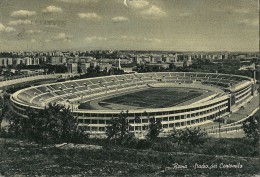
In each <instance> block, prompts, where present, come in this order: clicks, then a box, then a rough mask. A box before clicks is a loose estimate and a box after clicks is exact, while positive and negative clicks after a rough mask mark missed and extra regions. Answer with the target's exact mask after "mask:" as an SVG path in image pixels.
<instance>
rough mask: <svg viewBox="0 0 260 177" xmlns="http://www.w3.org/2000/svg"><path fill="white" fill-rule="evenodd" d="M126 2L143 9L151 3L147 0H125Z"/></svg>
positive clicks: (128, 4) (129, 5) (135, 7)
mask: <svg viewBox="0 0 260 177" xmlns="http://www.w3.org/2000/svg"><path fill="white" fill-rule="evenodd" d="M124 2H125V4H127V6H128V7H132V8H134V9H142V8H145V7H147V6H148V5H149V2H148V1H145V0H132V1H129V0H125V1H124Z"/></svg>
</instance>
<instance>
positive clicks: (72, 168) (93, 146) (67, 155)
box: [0, 104, 260, 176]
mask: <svg viewBox="0 0 260 177" xmlns="http://www.w3.org/2000/svg"><path fill="white" fill-rule="evenodd" d="M9 106H10V105H9ZM9 111H11V109H10V110H9ZM11 112H12V111H11ZM27 113H28V114H27V116H28V117H27V118H25V117H23V118H22V117H19V116H18V115H15V114H13V113H11V114H8V115H9V116H10V123H11V125H10V127H9V129H8V131H6V129H2V132H1V134H0V137H5V138H0V175H3V176H13V175H28V176H34V175H50V176H53V175H61V176H64V175H78V176H90V175H92V176H107V175H120V176H134V175H138V176H148V175H149V176H157V175H173V176H241V175H242V176H252V175H255V174H260V169H259V167H258V162H259V151H258V149H257V148H256V147H257V145H258V143H259V131H258V129H257V125H258V122H259V118H258V117H256V118H251V119H249V120H248V121H246V122H245V123H244V126H243V128H244V131H245V133H246V135H247V137H248V138H247V139H244V138H237V139H225V138H222V139H215V138H210V137H208V136H207V134H206V133H205V132H203V131H202V130H201V129H199V128H192V129H188V128H187V129H182V130H174V131H173V133H172V134H171V135H170V136H169V137H166V138H158V135H159V133H160V131H161V130H162V124H161V122H160V121H156V119H155V118H154V117H149V116H148V119H149V126H148V134H147V135H146V139H141V140H140V139H136V138H135V137H134V136H133V134H132V133H131V132H130V131H129V128H130V124H129V122H128V111H126V112H122V113H121V114H120V115H119V117H117V118H113V119H112V120H111V123H110V125H109V126H107V132H106V133H107V136H108V138H107V139H89V138H88V135H87V134H84V131H83V130H82V129H79V127H78V122H77V118H76V117H73V115H72V114H71V112H70V109H68V108H65V107H63V106H60V105H57V104H50V105H49V107H48V108H45V109H44V110H42V111H39V112H35V111H32V110H30V109H28V111H27ZM134 121H135V122H136V123H138V122H140V118H139V117H136V119H135V120H134ZM10 137H12V139H10ZM83 137H84V138H83ZM14 138H17V139H14ZM64 142H66V143H68V144H66V143H65V144H63V143H64ZM72 143H82V144H81V145H77V146H75V145H73V144H72Z"/></svg>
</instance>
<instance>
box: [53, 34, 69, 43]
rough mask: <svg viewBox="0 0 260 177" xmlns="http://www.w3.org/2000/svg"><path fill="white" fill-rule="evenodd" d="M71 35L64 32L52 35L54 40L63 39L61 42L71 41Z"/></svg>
mask: <svg viewBox="0 0 260 177" xmlns="http://www.w3.org/2000/svg"><path fill="white" fill-rule="evenodd" d="M71 39H72V36H71V35H66V34H65V33H58V35H57V36H55V37H54V40H55V41H63V42H71Z"/></svg>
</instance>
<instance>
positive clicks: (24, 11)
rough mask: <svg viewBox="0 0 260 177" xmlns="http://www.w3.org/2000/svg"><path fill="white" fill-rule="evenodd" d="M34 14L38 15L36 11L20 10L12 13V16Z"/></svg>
mask: <svg viewBox="0 0 260 177" xmlns="http://www.w3.org/2000/svg"><path fill="white" fill-rule="evenodd" d="M34 15H36V12H35V11H29V10H18V11H14V12H12V13H11V16H12V17H31V16H34Z"/></svg>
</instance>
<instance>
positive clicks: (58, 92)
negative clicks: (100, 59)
mask: <svg viewBox="0 0 260 177" xmlns="http://www.w3.org/2000/svg"><path fill="white" fill-rule="evenodd" d="M195 80H196V81H200V82H201V83H202V84H207V85H214V86H218V87H221V88H227V87H230V86H231V85H234V84H236V83H238V82H240V81H242V80H246V78H244V77H240V76H233V75H227V74H218V73H192V72H191V73H184V72H178V73H177V72H162V73H160V72H158V73H137V74H125V75H113V76H105V77H102V78H101V77H100V78H90V79H81V80H72V81H66V82H60V83H55V84H49V85H41V86H36V87H31V88H29V89H26V90H24V91H23V92H21V93H19V94H18V95H17V98H18V99H20V100H21V101H23V102H29V100H31V103H33V104H36V105H42V102H43V101H44V100H52V101H53V102H54V101H63V100H70V99H75V98H77V97H81V96H82V95H88V97H91V94H95V95H97V94H99V95H101V94H104V93H106V92H107V91H109V92H120V90H125V89H127V88H128V87H129V88H130V87H136V86H141V85H143V86H144V85H146V84H149V83H155V82H174V83H180V84H183V83H185V84H193V82H194V81H195Z"/></svg>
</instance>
